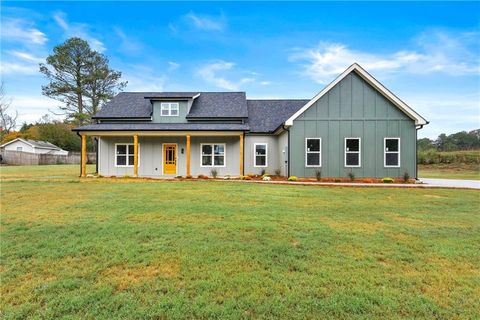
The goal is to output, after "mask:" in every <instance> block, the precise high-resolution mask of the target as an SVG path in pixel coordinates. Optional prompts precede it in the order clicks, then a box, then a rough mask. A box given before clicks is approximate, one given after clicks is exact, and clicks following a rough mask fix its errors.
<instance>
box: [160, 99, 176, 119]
mask: <svg viewBox="0 0 480 320" xmlns="http://www.w3.org/2000/svg"><path fill="white" fill-rule="evenodd" d="M178 109H179V105H178V102H162V103H161V105H160V110H161V113H162V116H165V117H172V116H178Z"/></svg>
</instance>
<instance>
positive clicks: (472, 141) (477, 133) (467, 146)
mask: <svg viewBox="0 0 480 320" xmlns="http://www.w3.org/2000/svg"><path fill="white" fill-rule="evenodd" d="M417 146H418V150H419V151H427V150H436V151H461V150H480V129H476V130H472V131H468V132H467V131H460V132H456V133H453V134H450V135H446V134H445V133H442V134H440V135H439V136H438V138H437V139H435V140H432V139H429V138H422V139H419V140H418V144H417Z"/></svg>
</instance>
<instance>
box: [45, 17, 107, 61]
mask: <svg viewBox="0 0 480 320" xmlns="http://www.w3.org/2000/svg"><path fill="white" fill-rule="evenodd" d="M53 18H54V20H55V22H56V23H57V24H58V25H59V26H60V28H62V29H63V31H64V32H65V36H66V37H69V38H70V37H79V38H82V39H83V40H86V41H87V42H88V43H89V44H90V46H91V47H92V49H94V50H96V51H98V52H104V51H105V50H106V48H105V45H104V44H103V42H101V41H100V40H98V39H97V38H95V37H93V36H91V35H90V31H89V25H88V24H85V23H69V22H68V21H67V19H66V15H65V13H63V12H57V13H56V14H54V16H53Z"/></svg>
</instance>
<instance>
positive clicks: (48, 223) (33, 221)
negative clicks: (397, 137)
mask: <svg viewBox="0 0 480 320" xmlns="http://www.w3.org/2000/svg"><path fill="white" fill-rule="evenodd" d="M78 170H79V168H78V166H37V167H2V168H0V176H1V178H2V182H1V194H0V195H1V242H0V246H1V265H0V272H1V300H2V303H1V310H0V312H1V313H0V315H1V317H2V318H4V319H11V318H17V319H24V318H41V319H53V318H61V317H65V318H69V319H74V318H78V319H118V318H121V319H131V318H134V319H159V318H160V319H161V318H169V319H177V318H186V319H192V318H205V319H206V318H208V319H210V318H214V319H215V318H216V319H232V318H233V319H240V318H244V319H250V318H255V319H257V318H270V319H306V318H337V319H338V318H340V319H352V318H360V319H395V318H439V319H446V318H464V319H468V318H470V319H473V318H478V317H480V312H479V310H480V299H478V297H479V295H480V271H479V270H480V250H479V243H480V216H479V210H478V208H479V207H480V197H479V195H480V193H479V192H478V191H475V190H449V189H400V188H347V187H311V186H288V185H268V184H252V183H243V182H221V181H175V182H174V181H171V182H168V181H149V180H133V179H94V178H90V179H83V180H80V179H79V178H78V177H77V176H78Z"/></svg>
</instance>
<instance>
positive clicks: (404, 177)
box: [402, 171, 410, 183]
mask: <svg viewBox="0 0 480 320" xmlns="http://www.w3.org/2000/svg"><path fill="white" fill-rule="evenodd" d="M402 178H403V182H404V183H407V182H408V180H410V174H409V173H408V171H405V172H404V173H403V176H402Z"/></svg>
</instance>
